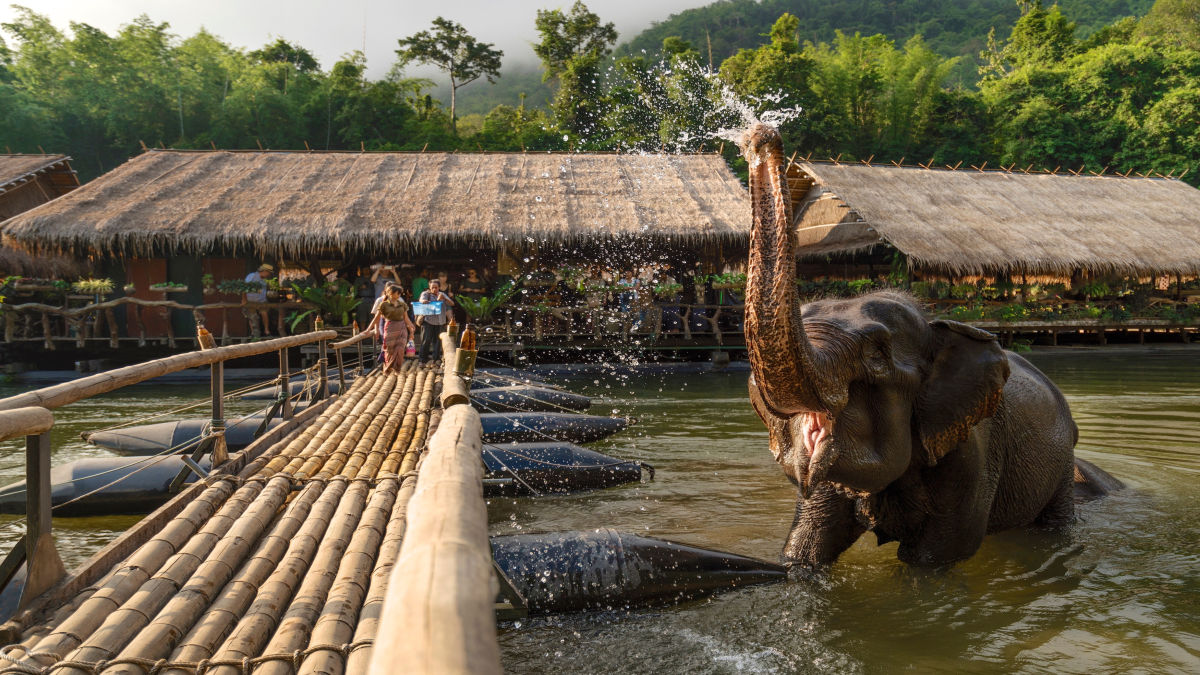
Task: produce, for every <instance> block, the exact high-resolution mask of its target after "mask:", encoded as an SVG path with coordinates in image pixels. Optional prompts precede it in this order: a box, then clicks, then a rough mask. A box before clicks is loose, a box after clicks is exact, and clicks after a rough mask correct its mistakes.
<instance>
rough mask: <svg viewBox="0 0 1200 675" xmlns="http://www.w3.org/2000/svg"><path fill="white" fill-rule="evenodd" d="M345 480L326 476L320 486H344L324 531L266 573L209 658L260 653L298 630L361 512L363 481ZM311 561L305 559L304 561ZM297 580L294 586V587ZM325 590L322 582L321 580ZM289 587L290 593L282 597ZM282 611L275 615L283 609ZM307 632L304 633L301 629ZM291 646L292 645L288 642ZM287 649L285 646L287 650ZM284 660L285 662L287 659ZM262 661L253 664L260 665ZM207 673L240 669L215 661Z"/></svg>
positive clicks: (231, 673) (233, 674) (235, 674)
mask: <svg viewBox="0 0 1200 675" xmlns="http://www.w3.org/2000/svg"><path fill="white" fill-rule="evenodd" d="M347 482H348V481H345V480H340V479H334V480H331V481H330V482H329V487H327V488H326V490H339V491H340V490H344V492H341V499H340V500H339V501H338V506H337V510H336V513H335V514H334V516H333V518H332V520H331V521H330V522H329V524H328V526H327V527H326V528H324V536H323V537H322V538H321V540H320V544H319V546H316V547H315V550H311V549H309V548H308V547H305V549H304V550H303V553H305V554H306V555H303V556H297V557H295V558H291V557H289V558H288V559H285V560H284V562H283V563H282V564H281V565H280V568H278V569H277V570H276V574H272V575H271V579H270V580H268V582H267V584H266V585H264V586H263V589H262V591H260V592H259V595H258V598H257V599H256V600H255V601H254V604H253V605H252V606H251V607H250V610H249V611H247V612H246V615H245V616H244V617H242V620H241V621H239V622H238V626H237V628H236V629H234V631H233V633H232V634H231V635H230V636H229V638H228V639H227V640H226V641H225V644H223V645H222V646H221V649H220V650H219V651H218V652H217V654H216V656H215V659H217V660H225V659H242V658H253V657H255V656H257V655H258V654H260V653H264V650H263V646H264V643H265V644H266V650H265V653H276V652H277V651H278V650H276V649H275V648H276V647H277V646H278V645H279V644H292V643H293V641H294V640H293V638H294V636H293V635H292V633H293V632H294V631H304V628H303V624H304V621H305V618H306V616H307V615H308V613H309V612H310V611H312V612H315V611H316V610H315V609H310V604H311V602H312V597H313V596H314V595H315V594H317V593H320V594H321V595H322V597H323V595H324V591H323V590H321V589H322V586H323V585H324V584H327V583H328V582H329V581H331V580H332V577H333V572H332V571H331V567H332V566H333V565H334V564H335V563H336V561H337V559H338V558H339V557H341V554H342V552H343V551H345V549H346V544H347V542H348V540H349V538H350V535H351V534H352V533H353V530H354V526H355V525H356V524H357V523H358V520H359V517H360V515H361V514H362V509H363V505H364V504H365V502H366V495H367V490H368V488H367V485H366V483H353V484H351V485H350V486H349V488H346V487H345V485H346V483H347ZM309 561H311V564H310V562H309ZM297 586H299V590H296V588H297ZM324 588H325V590H328V586H327V585H324ZM293 592H295V599H294V600H292V602H290V603H289V602H288V599H289V598H292V596H293ZM284 609H286V610H287V612H286V613H284V614H283V616H280V614H281V613H282V612H283V610H284ZM309 625H310V626H311V622H310V623H309ZM305 634H307V633H305ZM293 649H295V648H293ZM291 651H292V649H288V650H287V652H288V653H290V652H291ZM289 665H290V664H289ZM263 667H264V666H259V668H260V669H261V668H263ZM210 672H211V673H212V675H240V673H241V669H240V668H236V667H233V666H227V665H222V666H217V667H215V668H213V669H212V670H211V671H210Z"/></svg>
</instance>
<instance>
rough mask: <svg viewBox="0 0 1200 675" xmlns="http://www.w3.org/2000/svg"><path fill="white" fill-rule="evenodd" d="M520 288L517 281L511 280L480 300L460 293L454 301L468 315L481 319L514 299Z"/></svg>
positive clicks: (475, 319)
mask: <svg viewBox="0 0 1200 675" xmlns="http://www.w3.org/2000/svg"><path fill="white" fill-rule="evenodd" d="M518 290H519V289H518V287H517V284H516V282H514V281H510V282H508V283H506V284H504V285H503V286H501V287H500V288H497V289H496V291H495V292H494V293H492V294H491V295H490V296H483V297H481V298H479V299H478V300H472V299H471V298H468V297H466V296H465V295H459V296H458V297H456V298H455V300H454V302H455V303H456V304H457V305H458V306H459V307H462V309H463V311H464V312H466V313H467V316H469V317H471V319H472V320H474V321H481V320H484V319H488V318H490V317H491V316H492V313H493V312H495V311H496V310H497V309H499V308H500V307H501V306H503V305H504V304H505V303H507V302H508V301H509V300H512V298H513V296H514V295H516V294H517V291H518Z"/></svg>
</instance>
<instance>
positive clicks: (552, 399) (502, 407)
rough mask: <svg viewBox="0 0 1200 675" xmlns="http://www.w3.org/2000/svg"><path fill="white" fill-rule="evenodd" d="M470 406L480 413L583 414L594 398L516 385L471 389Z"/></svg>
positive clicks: (558, 390)
mask: <svg viewBox="0 0 1200 675" xmlns="http://www.w3.org/2000/svg"><path fill="white" fill-rule="evenodd" d="M471 405H473V406H475V409H476V410H478V411H479V412H481V413H483V412H583V411H584V410H587V409H588V408H590V407H591V405H592V399H590V398H588V397H587V396H582V395H580V394H573V393H571V392H569V391H563V390H562V389H545V388H542V387H530V386H526V385H516V386H511V387H487V388H484V389H472V390H471Z"/></svg>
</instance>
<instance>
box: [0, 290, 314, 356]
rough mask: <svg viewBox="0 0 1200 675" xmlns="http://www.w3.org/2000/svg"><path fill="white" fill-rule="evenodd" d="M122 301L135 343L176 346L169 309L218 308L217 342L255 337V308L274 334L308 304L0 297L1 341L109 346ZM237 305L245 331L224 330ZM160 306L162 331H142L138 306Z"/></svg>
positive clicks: (199, 315) (200, 312)
mask: <svg viewBox="0 0 1200 675" xmlns="http://www.w3.org/2000/svg"><path fill="white" fill-rule="evenodd" d="M119 307H125V312H126V315H127V317H128V318H129V319H130V323H131V324H132V330H131V331H128V332H131V333H136V335H130V336H129V337H131V338H137V340H138V345H139V346H144V345H145V344H146V341H147V339H151V338H160V337H163V338H166V340H167V344H168V346H170V347H171V348H175V347H176V340H177V339H178V336H176V335H175V329H174V326H173V325H172V322H171V320H170V318H171V317H170V313H171V311H172V310H181V311H187V312H191V314H192V318H193V319H194V320H195V321H196V323H198V324H204V323H205V314H204V313H205V312H207V311H213V310H216V311H220V312H221V329H220V335H219V336H218V339H219V340H220V343H221V344H222V345H225V344H228V343H229V342H230V340H231V339H233V338H236V337H259V331H258V330H256V328H257V327H258V323H259V322H256V321H255V320H252V319H251V316H252V315H254V314H256V313H257V312H259V311H265V312H267V313H268V317H269V316H270V313H272V312H274V314H275V330H276V332H277V333H278V334H279V335H282V334H284V333H286V332H287V326H286V322H285V320H284V318H285V317H286V316H287V314H288V312H292V311H301V312H303V311H305V310H309V309H312V308H313V307H314V306H313V305H312V304H310V303H307V302H247V303H239V302H214V303H207V304H200V305H186V304H183V303H179V302H176V301H174V300H143V299H141V298H134V297H128V296H126V297H123V298H117V299H115V300H107V301H105V302H99V303H89V304H86V305H84V306H82V307H59V306H55V305H47V304H44V303H40V302H27V303H22V304H6V303H0V321H3V323H4V341H5V342H10V343H11V342H20V341H25V342H28V341H38V340H41V341H42V344H43V346H44V347H45V348H46V349H48V350H50V349H54V343H55V341H74V342H75V344H76V345H77V346H79V347H83V346H84V345H85V344H86V342H87V340H88V339H96V338H101V339H102V338H104V337H107V338H108V341H109V346H111V347H114V348H115V347H116V346H117V345H118V341H119V340H120V338H121V333H122V330H121V326H120V323H119V322H118V320H117V315H116V310H117V308H119ZM230 310H236V311H242V312H244V313H246V314H247V318H248V319H251V321H250V333H249V334H248V335H245V336H235V335H230V331H229V321H228V312H229V311H230ZM146 311H157V312H161V313H162V314H163V315H164V318H165V324H166V327H165V333H166V334H165V335H162V336H155V335H147V334H146V321H145V319H144V317H143V312H146Z"/></svg>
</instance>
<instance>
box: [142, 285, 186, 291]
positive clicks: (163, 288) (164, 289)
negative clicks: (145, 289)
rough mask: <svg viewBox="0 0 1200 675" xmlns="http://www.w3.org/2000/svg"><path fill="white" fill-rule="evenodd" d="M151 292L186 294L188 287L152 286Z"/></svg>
mask: <svg viewBox="0 0 1200 675" xmlns="http://www.w3.org/2000/svg"><path fill="white" fill-rule="evenodd" d="M150 290H152V291H158V292H159V293H186V292H187V290H188V287H187V285H186V284H151V286H150Z"/></svg>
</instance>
